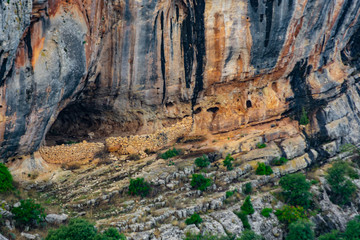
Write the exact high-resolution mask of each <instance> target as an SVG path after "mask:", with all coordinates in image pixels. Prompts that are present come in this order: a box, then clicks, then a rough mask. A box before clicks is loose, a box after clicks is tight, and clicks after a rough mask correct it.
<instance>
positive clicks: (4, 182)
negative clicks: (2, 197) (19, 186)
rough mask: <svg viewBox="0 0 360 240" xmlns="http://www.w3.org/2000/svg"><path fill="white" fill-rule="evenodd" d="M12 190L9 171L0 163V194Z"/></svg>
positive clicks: (11, 179)
mask: <svg viewBox="0 0 360 240" xmlns="http://www.w3.org/2000/svg"><path fill="white" fill-rule="evenodd" d="M13 188H14V187H13V178H12V176H11V173H10V171H9V169H8V168H7V167H6V166H5V165H4V164H2V163H0V193H2V192H7V191H10V190H12V189H13Z"/></svg>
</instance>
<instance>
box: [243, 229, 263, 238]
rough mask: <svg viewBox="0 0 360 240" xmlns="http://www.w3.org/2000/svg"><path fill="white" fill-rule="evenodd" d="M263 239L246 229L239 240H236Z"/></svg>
mask: <svg viewBox="0 0 360 240" xmlns="http://www.w3.org/2000/svg"><path fill="white" fill-rule="evenodd" d="M263 239H264V238H263V237H262V236H260V235H258V234H256V233H255V232H254V231H252V230H249V229H246V230H244V231H243V232H242V233H241V235H240V238H239V239H238V240H263Z"/></svg>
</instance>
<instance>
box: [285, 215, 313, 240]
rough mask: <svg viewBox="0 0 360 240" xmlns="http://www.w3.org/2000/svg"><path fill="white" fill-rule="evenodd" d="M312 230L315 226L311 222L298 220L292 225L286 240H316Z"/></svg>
mask: <svg viewBox="0 0 360 240" xmlns="http://www.w3.org/2000/svg"><path fill="white" fill-rule="evenodd" d="M312 228H313V224H312V223H310V222H309V221H307V220H304V219H301V220H298V221H297V222H294V223H292V224H290V226H289V234H288V235H287V236H286V240H314V239H315V234H314V231H313V229H312Z"/></svg>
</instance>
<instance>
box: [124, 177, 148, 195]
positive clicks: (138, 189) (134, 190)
mask: <svg viewBox="0 0 360 240" xmlns="http://www.w3.org/2000/svg"><path fill="white" fill-rule="evenodd" d="M150 190H151V187H150V184H149V183H148V182H146V181H145V180H144V178H136V179H130V185H129V194H130V195H137V196H141V197H146V196H148V195H149V193H150Z"/></svg>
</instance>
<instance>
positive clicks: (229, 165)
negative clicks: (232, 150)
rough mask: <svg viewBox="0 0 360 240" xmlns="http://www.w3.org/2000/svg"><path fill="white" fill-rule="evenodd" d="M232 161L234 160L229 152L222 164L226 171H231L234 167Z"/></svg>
mask: <svg viewBox="0 0 360 240" xmlns="http://www.w3.org/2000/svg"><path fill="white" fill-rule="evenodd" d="M232 161H234V158H233V157H232V156H231V155H230V154H228V155H227V156H226V158H225V160H224V162H223V163H224V166H225V167H226V169H227V170H228V171H231V170H233V169H234V168H233V165H232Z"/></svg>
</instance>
